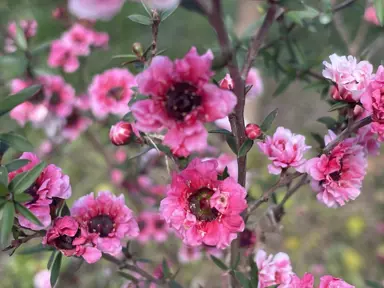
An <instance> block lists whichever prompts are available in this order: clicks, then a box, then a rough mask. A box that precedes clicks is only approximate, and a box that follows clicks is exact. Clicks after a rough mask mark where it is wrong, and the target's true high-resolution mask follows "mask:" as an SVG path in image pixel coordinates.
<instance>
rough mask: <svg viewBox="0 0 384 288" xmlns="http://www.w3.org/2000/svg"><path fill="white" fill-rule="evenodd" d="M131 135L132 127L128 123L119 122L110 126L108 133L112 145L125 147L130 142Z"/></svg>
mask: <svg viewBox="0 0 384 288" xmlns="http://www.w3.org/2000/svg"><path fill="white" fill-rule="evenodd" d="M132 135H133V131H132V125H131V123H129V122H125V121H119V122H117V123H116V124H115V125H112V127H111V130H110V131H109V140H111V142H112V144H113V145H116V146H120V145H126V144H128V142H129V141H130V140H131V138H132Z"/></svg>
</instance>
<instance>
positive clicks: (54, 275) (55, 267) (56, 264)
mask: <svg viewBox="0 0 384 288" xmlns="http://www.w3.org/2000/svg"><path fill="white" fill-rule="evenodd" d="M62 257H63V254H61V253H60V252H59V253H57V256H56V257H55V260H54V261H53V263H52V268H51V279H50V280H51V286H52V287H54V286H55V284H56V282H57V279H58V278H59V275H60V267H61V259H62Z"/></svg>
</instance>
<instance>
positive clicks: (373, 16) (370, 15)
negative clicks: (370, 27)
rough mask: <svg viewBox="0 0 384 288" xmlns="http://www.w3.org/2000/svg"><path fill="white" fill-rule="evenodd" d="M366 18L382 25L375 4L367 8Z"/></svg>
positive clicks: (370, 21)
mask: <svg viewBox="0 0 384 288" xmlns="http://www.w3.org/2000/svg"><path fill="white" fill-rule="evenodd" d="M364 20H365V21H367V22H369V23H372V24H374V25H376V26H380V21H379V18H377V13H376V9H375V7H373V6H370V7H368V8H367V9H365V13H364Z"/></svg>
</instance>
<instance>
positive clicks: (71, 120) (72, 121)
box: [65, 109, 80, 127]
mask: <svg viewBox="0 0 384 288" xmlns="http://www.w3.org/2000/svg"><path fill="white" fill-rule="evenodd" d="M79 119H80V114H79V112H77V110H76V109H73V111H72V113H71V114H70V115H69V116H68V117H67V123H66V124H65V126H66V127H72V126H76V124H77V122H78V121H79Z"/></svg>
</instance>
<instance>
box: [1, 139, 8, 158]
mask: <svg viewBox="0 0 384 288" xmlns="http://www.w3.org/2000/svg"><path fill="white" fill-rule="evenodd" d="M8 149H9V145H8V144H7V143H4V142H1V141H0V155H4V154H5V152H7V150H8Z"/></svg>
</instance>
